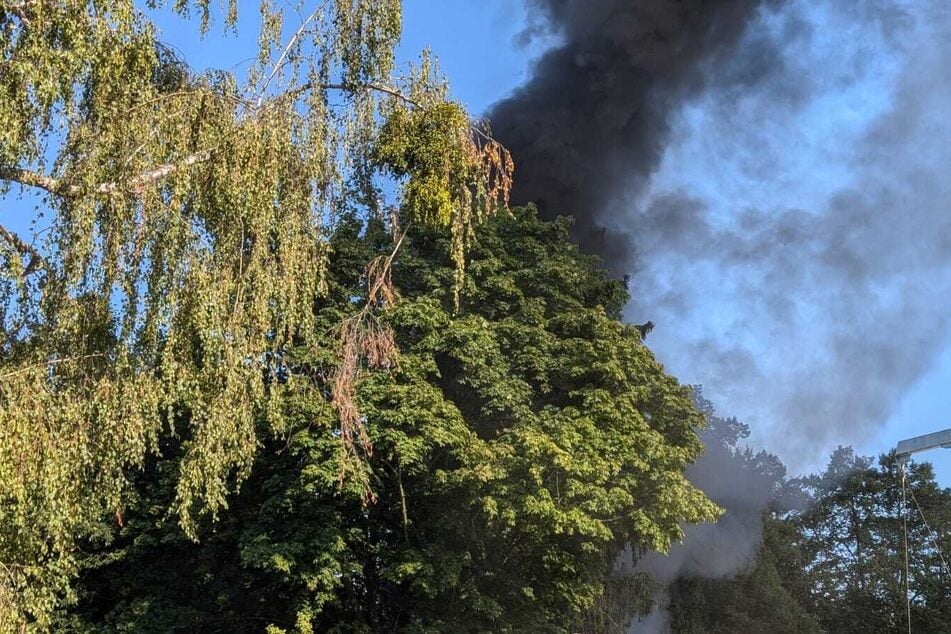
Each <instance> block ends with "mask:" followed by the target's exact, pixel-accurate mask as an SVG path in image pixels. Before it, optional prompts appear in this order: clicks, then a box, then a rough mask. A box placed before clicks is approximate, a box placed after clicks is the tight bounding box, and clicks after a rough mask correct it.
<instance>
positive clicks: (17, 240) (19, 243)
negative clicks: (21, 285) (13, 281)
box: [0, 225, 46, 277]
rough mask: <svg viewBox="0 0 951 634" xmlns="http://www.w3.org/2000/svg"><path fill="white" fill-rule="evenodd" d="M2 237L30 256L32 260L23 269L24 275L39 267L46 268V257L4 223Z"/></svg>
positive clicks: (0, 231)
mask: <svg viewBox="0 0 951 634" xmlns="http://www.w3.org/2000/svg"><path fill="white" fill-rule="evenodd" d="M0 238H3V239H4V240H6V241H7V242H8V243H10V246H12V247H13V248H14V249H16V250H17V251H19V252H20V253H21V254H23V255H28V256H30V261H29V262H28V263H27V265H26V268H25V269H23V276H24V277H26V276H27V275H30V274H31V273H33V272H35V271H36V270H37V269H39V268H46V258H44V257H43V256H42V255H41V254H40V252H39V251H37V250H36V248H35V247H34V246H33V245H32V244H28V243H27V242H26V240H24V239H23V238H21V237H20V236H18V235H17V234H15V233H13V232H12V231H10V230H9V229H7V228H6V227H4V226H3V225H0Z"/></svg>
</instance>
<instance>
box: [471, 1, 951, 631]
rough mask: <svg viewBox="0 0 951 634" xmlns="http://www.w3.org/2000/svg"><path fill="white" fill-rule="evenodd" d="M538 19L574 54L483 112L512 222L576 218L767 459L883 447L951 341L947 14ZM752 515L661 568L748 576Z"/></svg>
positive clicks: (553, 61)
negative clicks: (524, 215) (845, 446)
mask: <svg viewBox="0 0 951 634" xmlns="http://www.w3.org/2000/svg"><path fill="white" fill-rule="evenodd" d="M526 1H527V2H528V4H529V7H530V9H531V15H532V16H533V18H534V21H533V26H532V29H530V30H529V32H528V33H527V34H526V37H532V31H533V30H535V31H542V30H543V31H548V32H553V33H555V34H556V35H557V36H558V37H560V38H561V43H560V44H559V45H557V46H556V47H555V48H553V49H552V50H550V51H549V52H548V53H546V54H545V55H543V56H542V57H541V58H540V60H539V61H538V63H537V65H536V66H535V69H534V75H533V77H532V79H531V80H530V81H529V82H527V83H526V84H525V85H524V86H522V87H521V88H520V89H519V90H517V91H516V92H515V93H514V94H513V95H512V96H511V97H510V98H508V99H506V100H504V101H502V102H500V103H499V104H497V105H496V106H495V107H493V108H492V110H491V112H490V113H489V117H490V120H491V122H492V126H493V129H494V131H495V133H496V135H497V136H498V137H499V138H500V139H502V140H503V142H505V143H506V144H507V145H508V146H509V148H510V149H511V150H512V152H513V155H514V157H515V160H516V163H517V168H518V173H517V175H516V176H517V178H516V192H515V198H516V201H517V202H527V201H535V202H537V203H538V204H539V206H540V209H541V210H542V213H543V214H544V215H546V216H554V215H562V214H564V215H572V216H574V217H575V219H576V231H577V233H576V238H577V239H578V240H579V242H580V243H581V244H582V246H583V247H584V248H586V249H588V250H589V251H594V252H597V253H599V254H600V255H602V257H603V258H604V259H605V261H606V263H607V264H608V265H609V266H610V267H611V269H612V270H613V271H614V272H615V273H617V274H619V275H620V274H629V275H631V291H632V296H633V300H632V304H631V306H630V307H629V310H628V314H629V316H630V317H631V319H632V320H637V321H644V320H646V319H648V318H649V319H651V320H653V321H654V322H655V323H657V329H656V330H655V331H654V332H653V333H652V334H651V337H650V340H649V343H650V345H651V346H652V347H653V348H654V350H655V351H656V352H657V354H658V356H659V357H660V358H661V359H662V360H663V361H664V362H665V364H666V365H667V366H668V368H669V369H670V370H671V371H672V372H673V373H674V374H676V375H677V376H679V377H681V379H682V380H685V381H689V382H694V383H703V384H704V386H705V387H706V392H707V394H708V395H709V396H711V397H712V398H713V399H714V400H715V401H716V402H717V404H718V406H719V407H720V408H721V409H722V410H723V411H727V412H730V413H735V414H737V415H739V416H741V417H742V418H743V419H744V420H746V421H748V422H750V423H751V424H752V427H753V432H754V436H753V440H754V441H756V442H757V443H759V444H762V445H764V446H766V447H767V448H768V449H770V450H773V451H776V452H777V453H779V454H780V455H781V456H782V458H783V459H784V460H786V461H787V462H789V463H790V464H791V465H792V466H793V467H794V468H797V469H801V468H812V467H816V466H818V464H819V463H820V462H821V461H822V460H823V458H824V456H825V455H826V453H827V451H828V449H829V448H830V447H831V446H832V445H834V444H835V443H839V442H843V443H862V442H865V441H867V440H868V439H869V437H870V436H871V435H872V434H874V432H875V431H876V429H878V428H880V426H881V425H882V423H883V422H884V421H885V420H886V419H887V418H888V416H889V415H890V413H891V412H892V411H893V409H894V407H895V405H896V403H897V401H898V400H899V399H900V397H901V396H902V395H903V394H904V393H905V392H906V391H907V390H908V388H909V387H910V386H911V385H912V384H913V383H914V382H915V381H916V380H917V379H919V378H920V377H921V376H922V375H923V374H924V373H925V372H926V371H928V370H929V369H930V367H931V366H932V365H933V363H934V361H935V359H936V356H937V354H938V353H939V352H940V351H941V350H942V349H943V348H944V346H945V345H946V343H947V335H948V330H949V325H951V324H949V319H951V317H949V313H948V311H947V297H948V291H949V290H951V118H949V117H948V116H947V108H948V104H951V9H949V8H948V6H947V4H946V3H945V2H944V1H943V0H869V1H867V2H856V3H852V2H839V1H838V0H818V1H815V0H813V1H806V0H788V1H786V2H779V1H778V0H777V1H769V0H762V1H754V0H736V1H723V2H700V1H699V0H695V1H691V0H680V1H676V0H664V1H662V0H653V1H652V0H526ZM710 459H713V457H711V458H710ZM710 464H712V463H710ZM692 477H693V479H694V481H695V482H696V483H697V484H698V485H700V486H701V487H702V488H704V489H705V490H707V491H708V492H710V493H711V494H713V495H714V496H716V495H717V489H716V487H717V486H719V485H720V484H723V483H727V486H729V485H730V484H729V483H732V482H733V481H734V480H735V479H734V478H732V477H731V476H730V475H729V472H728V467H727V466H724V465H718V466H716V467H715V468H713V469H712V470H707V469H705V468H704V467H703V466H702V465H698V468H697V469H696V470H695V471H694V473H693V474H692ZM737 493H738V494H739V493H742V490H737ZM739 498H740V499H737V500H733V502H732V505H733V507H734V508H736V509H743V508H745V509H747V511H743V510H739V511H736V510H732V509H731V513H730V515H729V516H728V517H727V518H725V519H724V520H722V521H721V524H720V525H719V526H718V527H698V528H696V529H692V530H691V533H690V534H689V535H688V539H687V540H686V543H685V545H684V546H683V547H682V548H680V549H678V550H677V551H676V552H675V553H673V554H672V555H671V557H670V558H668V559H666V560H657V561H655V562H654V564H652V565H651V569H652V570H653V571H654V572H655V573H657V574H659V575H661V576H663V574H664V572H665V569H669V572H670V574H672V575H677V574H683V573H685V572H686V573H691V574H699V575H703V576H714V577H716V576H723V575H728V574H731V573H732V572H735V571H736V568H737V567H738V566H741V565H742V563H745V562H746V561H748V559H749V556H750V555H751V553H752V551H753V549H755V547H756V545H757V542H758V539H759V534H758V530H759V527H758V523H757V522H755V521H752V520H750V518H751V517H754V516H755V515H756V512H757V509H759V508H761V507H762V504H761V502H762V500H761V498H760V496H759V494H758V493H757V492H756V491H752V492H750V494H749V495H748V496H744V495H739ZM728 506H729V505H728ZM698 554H699V556H698ZM644 625H646V624H644Z"/></svg>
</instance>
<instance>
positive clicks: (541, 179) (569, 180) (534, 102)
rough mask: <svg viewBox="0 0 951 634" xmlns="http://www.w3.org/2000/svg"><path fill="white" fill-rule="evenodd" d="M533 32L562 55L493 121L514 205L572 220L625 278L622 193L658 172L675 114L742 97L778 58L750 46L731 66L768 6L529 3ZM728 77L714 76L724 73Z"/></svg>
mask: <svg viewBox="0 0 951 634" xmlns="http://www.w3.org/2000/svg"><path fill="white" fill-rule="evenodd" d="M528 4H529V8H530V13H529V14H530V16H532V19H533V26H532V27H530V28H529V30H528V33H527V35H526V37H532V33H533V32H540V31H553V32H554V33H556V34H557V35H558V36H560V37H561V38H562V44H561V45H558V46H556V47H554V48H552V49H551V50H550V51H548V52H547V53H546V54H544V55H543V56H542V58H541V59H540V60H539V61H538V62H537V63H536V65H535V68H534V74H533V76H532V79H531V80H530V81H529V82H528V83H527V84H525V85H524V86H522V87H521V88H519V89H518V90H517V91H516V92H515V94H514V95H512V96H511V97H509V98H508V99H506V100H504V101H502V102H500V103H498V104H496V105H495V106H494V107H493V108H492V109H491V112H490V113H489V115H488V116H489V119H490V121H491V122H492V126H493V129H494V132H495V134H496V136H497V137H498V138H500V139H502V140H503V141H504V142H505V144H506V145H507V146H508V147H509V149H510V150H511V151H512V153H513V156H514V158H515V161H516V164H517V165H518V177H517V179H516V183H515V191H514V192H513V199H514V200H515V202H519V203H524V202H535V203H537V204H538V205H539V208H540V210H541V212H542V213H543V215H549V216H553V215H571V216H573V217H574V218H575V233H576V238H577V239H578V240H579V241H580V243H581V244H582V245H583V246H584V247H585V248H587V249H588V250H591V251H596V252H598V253H600V254H601V256H602V257H603V258H604V260H605V262H606V263H607V264H608V266H609V267H611V268H612V270H614V271H615V272H617V273H619V274H620V273H627V272H628V270H627V269H628V267H629V265H630V263H631V262H630V255H631V246H632V245H631V240H630V236H628V235H626V232H625V230H624V228H619V227H617V226H614V227H613V228H612V229H611V230H610V231H608V230H607V229H606V228H605V223H604V217H605V215H606V214H608V213H609V212H610V211H611V209H612V208H613V207H614V206H615V205H616V204H617V203H618V200H617V195H618V193H619V192H621V191H625V192H628V193H631V192H638V191H641V190H642V189H643V188H644V187H645V186H646V185H647V182H648V179H649V177H650V175H651V173H652V172H653V171H654V169H655V168H656V167H657V165H658V163H659V161H660V159H661V156H662V152H663V149H664V146H665V144H666V142H667V140H668V137H669V135H670V117H671V114H672V113H673V112H675V110H676V106H677V104H679V103H680V102H682V101H683V100H684V99H686V98H688V97H690V96H691V95H693V94H696V93H698V92H699V91H701V90H703V89H704V88H706V87H709V85H710V84H711V83H714V82H715V83H723V84H727V85H731V86H741V85H744V84H749V83H753V82H756V81H758V79H759V78H760V77H761V75H763V74H765V73H768V72H771V71H772V67H773V65H774V64H775V63H776V62H777V60H778V56H777V54H776V53H775V51H774V50H773V48H772V43H771V42H769V41H767V40H762V39H761V40H757V41H755V42H754V44H753V45H754V46H756V47H757V51H756V53H757V54H756V55H755V56H754V57H750V58H749V60H748V61H747V62H744V63H740V62H738V61H737V60H735V59H733V60H731V59H730V56H731V55H732V54H733V53H734V51H735V49H736V46H737V43H738V42H739V41H740V39H741V36H742V35H743V33H744V32H745V31H746V28H747V26H748V24H749V23H750V22H751V20H753V18H754V17H755V15H756V12H757V8H758V7H759V6H760V5H761V4H763V0H715V1H700V0H528ZM726 60H729V61H730V63H729V69H728V71H727V72H722V73H720V74H715V73H711V72H709V71H710V69H716V68H718V67H721V66H724V62H725V61H726Z"/></svg>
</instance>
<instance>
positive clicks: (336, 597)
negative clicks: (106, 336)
mask: <svg viewBox="0 0 951 634" xmlns="http://www.w3.org/2000/svg"><path fill="white" fill-rule="evenodd" d="M331 248H332V250H333V253H334V254H335V256H336V257H335V258H334V259H333V260H332V261H331V263H330V264H329V267H328V273H327V278H326V279H327V284H328V293H327V295H326V296H325V297H324V298H322V299H321V302H320V304H319V306H320V308H319V310H318V312H317V316H316V318H315V333H317V334H316V335H315V336H317V337H318V338H320V337H323V338H324V341H323V343H322V345H318V346H316V347H306V346H298V347H296V348H294V349H293V350H289V351H288V354H287V356H286V358H285V365H284V366H283V368H284V369H283V370H282V372H283V373H282V374H280V375H274V377H273V380H274V382H275V383H280V382H281V381H284V386H285V388H286V390H287V392H288V396H287V397H286V398H285V400H284V401H283V402H282V405H281V414H280V416H281V417H282V419H283V420H284V421H285V422H284V425H285V429H286V434H285V435H282V436H281V437H274V436H270V437H267V436H264V437H265V438H268V440H266V441H265V443H266V444H267V446H268V450H267V451H264V452H262V455H261V457H260V458H259V459H258V460H257V462H256V463H255V465H254V467H253V469H252V472H251V475H250V477H249V478H248V479H247V480H246V481H245V482H244V484H243V485H242V487H241V492H240V494H239V495H238V496H237V497H236V498H235V499H234V501H233V504H232V505H231V507H230V508H229V509H228V510H227V511H225V512H223V513H222V514H221V517H220V518H219V521H218V523H216V524H214V525H213V526H212V525H206V526H204V528H203V530H202V531H201V533H200V535H201V541H200V542H199V543H194V542H191V541H189V540H187V539H186V538H185V536H184V535H183V534H182V533H181V531H180V530H179V529H178V527H177V526H176V525H175V523H174V522H173V521H171V520H170V519H169V518H167V517H166V516H165V515H164V509H165V508H166V505H167V503H168V501H169V500H170V499H172V497H173V496H174V487H175V475H174V474H175V473H176V470H177V467H176V464H177V463H178V462H180V461H182V460H185V459H187V453H186V452H185V451H184V450H183V448H182V447H181V446H180V445H179V444H178V442H177V441H176V439H174V438H171V437H169V438H167V439H165V440H163V443H164V446H165V448H166V450H165V452H164V457H163V458H162V459H157V460H155V461H153V462H152V463H151V465H150V467H149V468H148V469H147V470H146V472H145V473H144V474H143V475H142V476H140V477H139V479H138V481H137V483H136V487H135V497H134V498H133V499H130V501H129V503H128V505H127V509H126V515H125V518H126V525H125V527H123V528H119V527H117V526H115V524H114V523H110V524H108V525H103V527H102V531H101V533H99V538H98V539H97V540H94V541H93V542H90V543H88V544H87V545H86V546H85V547H84V550H85V551H86V552H89V553H90V555H88V556H87V557H85V558H84V560H83V566H84V571H83V575H82V584H81V586H80V602H79V604H78V605H77V606H76V607H75V608H74V609H73V610H72V611H71V612H69V613H67V614H65V615H63V617H62V618H63V621H61V623H60V626H61V627H63V629H66V628H67V627H72V628H75V629H77V630H84V629H88V630H89V631H137V632H146V631H156V632H158V631H171V630H173V629H175V628H176V627H183V626H188V627H191V628H193V629H199V630H202V631H228V632H258V631H262V630H263V629H264V627H265V626H268V625H270V626H271V631H275V632H276V631H279V630H282V631H291V630H293V631H295V632H311V631H314V632H317V631H320V632H393V631H406V632H477V631H493V632H523V631H532V632H571V631H579V629H580V628H581V625H582V621H583V620H585V619H586V617H587V622H589V623H590V622H597V619H593V618H591V617H590V616H589V615H590V611H591V610H592V609H593V608H597V607H598V606H599V599H600V597H601V595H602V594H603V593H604V592H605V588H606V586H611V587H612V588H613V587H614V586H615V585H616V584H617V582H618V580H617V579H615V578H614V575H612V569H613V565H614V562H615V560H616V558H617V557H618V555H619V553H620V552H621V551H622V550H623V549H624V548H625V546H627V545H632V546H633V548H635V549H643V548H655V549H661V550H664V549H666V548H667V547H668V546H669V544H670V543H671V541H672V540H676V539H678V538H679V536H680V535H681V534H682V533H681V524H682V523H684V522H699V521H704V520H711V519H713V518H714V517H715V516H716V508H715V507H714V506H713V504H712V503H711V502H709V501H708V500H707V499H706V498H705V497H704V496H703V494H702V493H701V492H699V491H698V490H697V489H695V488H694V487H693V486H692V485H691V484H690V483H689V482H688V481H687V480H686V479H685V477H684V468H685V466H686V465H687V464H688V463H689V462H691V461H693V460H694V459H695V458H696V457H697V455H698V454H699V452H700V451H701V450H702V446H701V444H700V441H699V439H698V436H697V433H696V428H697V427H698V426H700V425H701V424H702V422H703V419H702V416H701V415H700V413H699V412H698V411H697V409H696V408H695V407H694V405H693V403H692V400H691V398H690V394H689V390H688V388H686V387H684V386H681V385H679V384H678V383H677V382H676V381H675V380H674V379H673V378H671V377H670V376H668V375H667V374H665V373H664V371H663V368H662V367H661V366H660V365H659V364H658V363H657V361H656V360H655V359H654V357H653V355H652V354H651V353H650V351H649V350H648V349H647V348H646V347H645V346H644V345H643V344H642V342H641V339H640V336H639V334H638V332H637V330H636V329H635V328H633V327H631V326H627V325H624V324H622V323H620V322H619V321H618V317H619V316H620V312H621V309H622V307H623V305H624V304H625V303H626V299H627V294H626V291H625V289H624V286H623V284H622V283H620V282H616V281H612V280H609V279H607V278H605V276H604V273H603V272H602V270H601V269H600V268H598V267H597V266H596V265H595V262H594V261H593V259H591V258H588V257H586V256H583V255H581V254H580V253H579V252H578V250H577V249H576V248H575V247H574V246H572V245H571V244H570V243H569V242H568V234H567V224H566V222H564V221H559V222H556V223H546V222H542V221H540V220H539V219H538V218H537V216H536V215H535V212H534V210H533V209H518V210H514V212H513V214H512V215H511V216H509V215H508V214H504V215H497V216H495V217H494V218H492V219H490V220H488V221H487V222H486V223H485V224H483V225H482V226H481V227H480V230H479V234H478V241H477V243H476V244H474V245H473V247H472V249H471V250H470V252H469V263H468V271H469V274H468V275H467V277H466V281H465V284H464V286H463V288H462V291H461V294H460V303H459V309H458V310H457V309H456V308H455V300H454V297H453V296H454V292H453V280H454V278H455V274H456V273H455V270H456V268H455V265H454V262H453V257H452V252H453V248H454V247H453V238H452V236H451V232H450V231H449V230H447V229H432V228H427V227H422V226H418V225H417V226H416V227H414V228H412V229H411V230H410V231H409V232H408V233H407V235H406V237H405V238H404V245H403V248H402V249H401V250H400V252H399V255H398V256H397V258H396V260H395V263H394V265H393V269H392V274H393V281H394V284H395V285H396V286H397V287H398V288H399V289H400V292H401V294H402V299H401V300H400V301H399V302H398V303H397V304H395V305H394V306H392V307H391V308H390V309H389V310H387V311H386V312H385V313H383V314H381V315H380V319H383V320H385V321H386V322H387V323H388V324H389V325H390V326H391V327H392V329H393V332H394V336H395V341H396V343H397V344H398V347H399V350H400V353H399V357H398V370H397V371H386V370H384V369H382V368H379V369H372V368H369V369H366V371H365V373H364V375H363V378H362V380H361V381H360V382H359V384H358V386H357V394H358V404H359V407H360V411H361V412H362V415H363V416H364V417H365V428H366V433H367V434H368V436H369V438H370V440H371V442H372V447H373V452H372V454H371V455H368V456H366V459H365V460H364V461H363V462H362V468H363V469H364V470H365V471H364V473H363V477H364V478H365V480H366V481H368V482H370V483H372V488H373V490H374V493H375V494H376V496H377V500H376V502H375V503H374V504H371V505H364V503H363V496H362V488H361V486H359V478H356V477H353V478H349V479H348V480H347V481H346V482H345V485H344V487H343V489H341V488H340V485H339V481H338V478H337V473H338V453H337V444H336V442H335V439H334V433H335V432H337V431H339V424H340V422H339V419H338V418H337V416H336V414H335V410H334V408H333V405H332V403H331V395H330V394H329V392H328V390H327V388H326V385H325V384H324V383H323V382H322V381H321V380H320V377H321V376H325V375H327V374H328V373H331V372H333V368H334V363H335V361H334V358H333V355H332V354H329V353H328V352H327V351H328V350H329V349H330V346H331V341H330V339H331V338H332V336H333V334H332V333H333V329H334V325H335V324H336V323H338V322H339V319H340V316H341V315H347V314H350V313H351V311H352V306H353V305H354V304H356V305H360V304H362V303H363V302H364V300H365V298H366V293H367V291H366V287H365V282H366V281H365V279H363V278H362V275H361V274H360V271H361V270H362V269H363V265H364V263H366V262H370V261H373V260H374V259H375V258H376V257H378V256H379V255H380V254H387V253H390V252H391V249H392V238H391V237H390V236H389V234H388V233H387V232H386V231H384V230H383V228H382V226H380V224H379V223H376V222H371V223H370V224H369V226H368V227H365V228H364V226H363V223H361V222H358V221H356V220H353V221H348V222H346V223H344V224H343V225H341V226H339V227H338V230H337V231H336V232H335V236H334V238H333V240H332V241H331ZM282 377H283V378H282ZM260 424H261V425H262V426H266V423H265V422H264V421H263V420H262V421H261V422H260ZM632 581H633V583H628V584H627V585H625V587H627V588H629V589H630V588H634V586H636V585H637V583H638V580H636V579H635V580H632ZM637 607H638V606H637V605H635V604H632V605H631V606H630V608H631V610H636V609H637ZM612 616H613V617H614V618H623V619H630V617H631V616H632V611H626V612H625V613H624V614H623V615H612Z"/></svg>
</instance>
